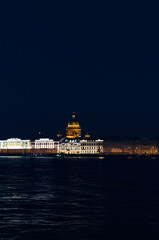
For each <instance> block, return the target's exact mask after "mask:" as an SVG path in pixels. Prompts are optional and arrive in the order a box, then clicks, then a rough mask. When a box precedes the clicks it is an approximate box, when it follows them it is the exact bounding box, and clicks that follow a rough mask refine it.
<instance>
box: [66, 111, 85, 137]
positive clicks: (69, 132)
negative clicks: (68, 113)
mask: <svg viewBox="0 0 159 240" xmlns="http://www.w3.org/2000/svg"><path fill="white" fill-rule="evenodd" d="M66 137H67V138H80V137H81V127H80V125H79V122H78V121H77V120H76V117H75V114H74V113H73V114H72V119H71V121H70V122H69V123H68V125H67V128H66Z"/></svg>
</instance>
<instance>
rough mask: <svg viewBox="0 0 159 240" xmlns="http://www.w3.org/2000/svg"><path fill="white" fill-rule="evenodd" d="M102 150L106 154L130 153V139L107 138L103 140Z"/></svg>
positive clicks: (131, 150)
mask: <svg viewBox="0 0 159 240" xmlns="http://www.w3.org/2000/svg"><path fill="white" fill-rule="evenodd" d="M103 152H104V153H106V154H132V153H133V146H132V141H131V140H129V139H126V140H123V139H121V140H120V139H109V140H105V141H104V147H103Z"/></svg>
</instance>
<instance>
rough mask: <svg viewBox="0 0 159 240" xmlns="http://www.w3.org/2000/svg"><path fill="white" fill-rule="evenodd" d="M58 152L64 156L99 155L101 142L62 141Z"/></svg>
mask: <svg viewBox="0 0 159 240" xmlns="http://www.w3.org/2000/svg"><path fill="white" fill-rule="evenodd" d="M59 152H60V153H64V154H99V153H102V152H103V140H100V139H98V140H93V139H64V140H63V141H62V142H60V145H59Z"/></svg>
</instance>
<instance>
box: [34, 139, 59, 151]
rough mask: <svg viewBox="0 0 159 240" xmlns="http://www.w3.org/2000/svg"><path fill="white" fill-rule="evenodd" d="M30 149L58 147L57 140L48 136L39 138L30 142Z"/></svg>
mask: <svg viewBox="0 0 159 240" xmlns="http://www.w3.org/2000/svg"><path fill="white" fill-rule="evenodd" d="M31 146H32V149H54V148H56V149H59V141H54V140H53V139H49V138H40V139H36V140H35V141H33V142H31Z"/></svg>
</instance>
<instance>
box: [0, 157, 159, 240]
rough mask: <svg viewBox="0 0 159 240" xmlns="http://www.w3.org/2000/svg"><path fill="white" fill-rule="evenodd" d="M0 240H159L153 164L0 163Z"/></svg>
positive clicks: (122, 160)
mask: <svg viewBox="0 0 159 240" xmlns="http://www.w3.org/2000/svg"><path fill="white" fill-rule="evenodd" d="M0 239H44V240H45V239H59V240H60V239H65V240H67V239H68V240H71V239H76V240H79V239H82V240H88V239H89V240H97V239H98V240H100V239H102V240H103V239H115V240H117V239H127V240H128V239H135V240H137V239H140V240H141V239H144V240H145V239H159V159H158V158H151V157H133V158H128V157H126V156H124V157H121V156H120V157H119V156H107V157H106V158H105V159H98V158H66V159H63V158H42V157H41V158H21V157H0Z"/></svg>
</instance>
